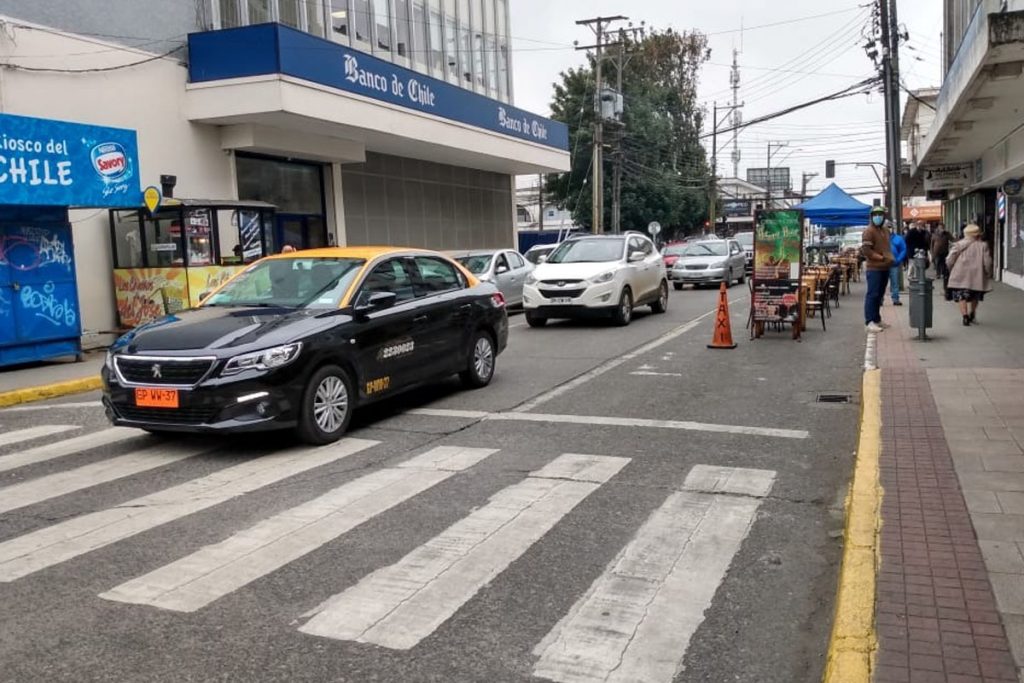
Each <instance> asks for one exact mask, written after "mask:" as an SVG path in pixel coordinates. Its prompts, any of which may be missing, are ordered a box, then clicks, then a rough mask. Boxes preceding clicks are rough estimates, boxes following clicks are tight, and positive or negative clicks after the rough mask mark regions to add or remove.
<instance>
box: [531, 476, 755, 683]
mask: <svg viewBox="0 0 1024 683" xmlns="http://www.w3.org/2000/svg"><path fill="white" fill-rule="evenodd" d="M717 469H718V470H719V471H718V472H703V473H700V474H699V476H697V477H696V479H697V481H695V482H690V483H694V484H697V485H706V484H708V483H709V482H714V484H715V486H716V487H717V488H716V490H718V491H720V492H722V493H726V494H729V493H730V492H732V491H733V490H738V491H739V492H741V493H744V494H745V493H746V492H748V491H757V492H762V491H763V492H764V493H765V494H766V493H767V492H768V490H770V488H771V483H772V481H773V480H774V477H775V473H774V472H772V471H769V470H737V471H736V473H735V484H734V485H730V481H733V475H732V474H729V473H725V472H723V470H726V469H731V468H717ZM760 502H761V501H760V500H759V499H758V498H756V497H746V496H744V497H740V496H736V495H721V493H719V494H713V493H700V492H696V491H689V490H686V491H680V492H674V493H672V494H670V495H669V497H668V498H667V499H666V501H665V503H664V504H663V505H662V506H661V507H659V508H658V509H657V510H655V511H654V513H653V514H652V515H651V516H650V517H649V518H648V519H647V521H646V522H645V523H644V524H643V526H642V527H641V528H640V529H639V531H637V533H636V535H635V536H634V537H633V539H632V540H631V541H630V542H629V543H628V544H627V545H626V546H625V548H623V549H622V551H620V552H619V554H618V555H617V556H616V558H615V559H614V560H612V562H611V563H610V564H609V565H608V567H607V568H606V569H605V571H604V572H603V573H602V574H601V576H600V577H598V578H597V580H596V581H594V583H593V584H592V585H591V586H590V588H589V590H588V591H587V592H586V593H585V594H584V595H583V596H582V597H581V598H580V599H579V600H578V601H577V602H576V604H575V605H573V607H572V609H571V610H570V611H569V612H568V613H567V614H566V615H565V616H564V617H563V618H562V619H561V620H560V621H559V622H558V624H556V625H555V627H554V628H553V629H552V630H551V631H550V632H549V633H548V635H547V636H545V637H544V639H543V640H542V641H541V642H540V643H539V644H538V645H537V647H536V648H534V654H535V655H537V656H538V660H537V662H536V664H535V666H534V670H533V674H534V675H535V676H538V677H540V678H546V679H549V680H553V681H559V682H560V683H598V682H600V683H606V682H607V683H620V682H621V683H625V682H627V681H644V682H645V683H671V681H672V679H673V678H675V676H676V675H677V674H678V673H679V672H680V670H681V665H682V661H683V657H684V656H685V655H686V650H687V647H688V646H689V643H690V638H691V637H692V636H693V634H694V632H696V630H697V628H698V627H699V626H700V624H701V623H702V622H703V621H704V613H705V611H706V610H707V609H708V608H709V607H710V606H711V601H712V600H713V599H714V596H715V593H716V592H717V590H718V587H719V585H721V583H722V581H723V579H724V578H725V574H726V572H727V571H728V569H729V565H730V564H731V563H732V560H733V557H735V555H736V553H737V552H738V551H739V549H740V545H741V544H742V543H743V540H744V539H745V538H746V536H747V534H748V533H749V532H750V527H751V526H752V525H753V523H754V519H755V516H756V513H757V508H758V506H759V505H760Z"/></svg>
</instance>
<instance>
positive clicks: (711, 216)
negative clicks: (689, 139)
mask: <svg viewBox="0 0 1024 683" xmlns="http://www.w3.org/2000/svg"><path fill="white" fill-rule="evenodd" d="M712 111H713V112H714V113H713V114H712V117H711V191H710V192H709V193H708V195H709V197H708V223H710V224H711V230H712V233H713V234H716V235H717V234H718V232H717V230H716V226H715V221H716V220H717V216H715V210H716V208H717V207H716V206H715V205H716V204H717V203H718V102H715V103H714V106H713V107H712Z"/></svg>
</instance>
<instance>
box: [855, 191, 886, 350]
mask: <svg viewBox="0 0 1024 683" xmlns="http://www.w3.org/2000/svg"><path fill="white" fill-rule="evenodd" d="M885 217H886V210H885V207H882V206H876V207H874V208H873V209H871V224H870V225H868V227H867V229H866V230H865V231H864V236H863V237H862V238H861V245H860V251H861V254H863V255H864V258H865V259H866V260H865V264H864V266H865V268H866V270H867V273H866V274H867V282H868V292H867V294H866V295H865V296H864V322H865V323H866V324H867V328H868V331H869V332H881V331H882V330H883V329H884V328H883V327H882V300H883V299H885V286H886V284H887V283H888V282H889V269H890V268H892V265H893V263H894V259H893V256H892V247H891V246H890V245H889V229H888V228H887V227H886V226H885Z"/></svg>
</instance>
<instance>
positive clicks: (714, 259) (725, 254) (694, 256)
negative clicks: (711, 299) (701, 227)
mask: <svg viewBox="0 0 1024 683" xmlns="http://www.w3.org/2000/svg"><path fill="white" fill-rule="evenodd" d="M668 279H669V280H670V281H671V282H672V286H673V287H674V288H675V289H677V290H678V289H682V288H683V285H694V286H695V287H696V286H698V285H706V284H718V283H720V282H724V283H725V286H726V287H732V283H733V282H736V281H738V282H746V281H747V272H746V256H745V255H744V254H743V247H741V246H740V243H739V242H737V241H736V240H703V241H701V242H693V243H691V244H689V245H687V247H686V250H685V251H683V253H682V255H681V256H680V257H679V258H678V259H676V262H675V263H674V264H672V268H671V270H669V271H668Z"/></svg>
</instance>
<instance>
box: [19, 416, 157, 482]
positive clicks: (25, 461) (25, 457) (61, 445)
mask: <svg viewBox="0 0 1024 683" xmlns="http://www.w3.org/2000/svg"><path fill="white" fill-rule="evenodd" d="M142 435H143V432H140V431H139V430H137V429H129V428H127V427H111V428H110V429H104V430H102V431H99V432H93V433H91V434H83V435H82V436H76V437H74V438H71V439H64V440H63V441H56V442H54V443H48V444H45V445H43V446H38V447H36V448H30V449H29V450H27V451H21V452H20V453H14V454H11V455H4V456H0V472H6V471H8V470H13V469H17V468H19V467H25V466H26V465H35V464H36V463H40V462H46V461H47V460H53V459H55V458H62V457H64V456H65V455H71V454H72V453H80V452H82V451H87V450H90V449H92V448H99V447H100V446H108V445H110V444H112V443H117V442H118V441H123V440H124V439H129V438H131V437H133V436H142Z"/></svg>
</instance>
